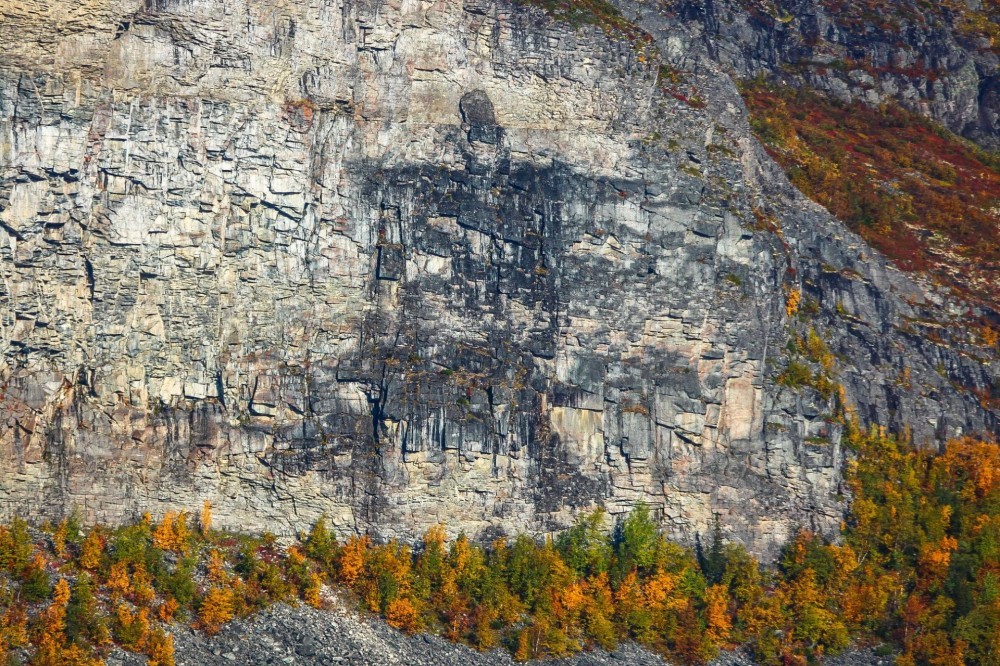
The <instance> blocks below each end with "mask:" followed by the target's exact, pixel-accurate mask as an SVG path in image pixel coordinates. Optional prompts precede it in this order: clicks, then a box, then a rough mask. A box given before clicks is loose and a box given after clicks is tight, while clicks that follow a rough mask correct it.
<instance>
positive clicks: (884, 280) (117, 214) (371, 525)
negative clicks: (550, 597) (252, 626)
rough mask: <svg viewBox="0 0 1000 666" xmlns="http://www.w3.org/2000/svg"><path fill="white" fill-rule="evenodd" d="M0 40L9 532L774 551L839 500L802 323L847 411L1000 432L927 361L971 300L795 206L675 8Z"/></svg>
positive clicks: (0, 29) (295, 7)
mask: <svg viewBox="0 0 1000 666" xmlns="http://www.w3.org/2000/svg"><path fill="white" fill-rule="evenodd" d="M622 4H626V3H622ZM626 9H629V8H626ZM0 14H2V16H3V22H2V23H0V35H2V36H3V39H4V42H5V45H6V46H5V48H6V54H5V56H4V58H3V59H2V60H0V256H2V261H0V271H2V280H3V281H2V286H0V352H2V365H0V379H2V391H0V396H2V397H0V410H2V415H3V419H2V421H0V450H2V455H0V513H3V514H12V513H19V512H21V513H23V512H30V513H31V514H32V515H35V516H41V515H52V514H58V513H61V512H64V511H67V510H69V509H70V508H71V507H75V508H77V509H79V510H80V511H81V512H82V513H83V514H84V515H85V516H86V517H87V518H91V519H96V518H99V519H102V520H111V521H115V520H120V519H122V518H125V517H131V516H133V515H135V514H137V513H140V512H142V511H152V512H154V513H156V512H160V511H163V510H166V509H175V508H177V507H190V508H196V507H199V506H200V505H201V503H202V501H203V500H209V501H211V502H212V504H213V506H214V515H215V521H216V523H217V524H218V525H220V526H228V527H233V528H238V529H248V530H265V529H266V530H270V531H272V532H275V533H278V534H289V533H291V532H293V531H295V530H299V529H303V528H304V527H306V526H307V525H309V524H310V523H311V522H312V521H314V520H315V519H316V518H317V517H319V516H320V515H321V514H323V513H325V514H326V515H327V516H328V517H329V518H330V520H331V521H332V522H333V524H334V525H336V526H337V527H338V528H339V529H340V530H342V531H345V532H346V531H353V530H358V531H371V532H374V533H376V534H378V535H380V536H400V537H403V538H412V537H414V536H415V535H417V534H419V533H421V532H422V531H423V530H425V529H426V528H427V527H428V526H430V525H432V524H434V523H436V522H438V521H443V522H445V523H446V524H447V525H448V527H449V529H450V530H453V531H458V530H464V531H466V532H468V533H470V534H475V535H477V536H488V535H492V534H496V533H499V532H504V531H507V532H511V531H518V530H528V531H531V532H533V533H542V532H545V531H548V530H551V529H554V528H557V527H560V526H562V525H565V524H567V523H568V522H569V521H571V520H572V518H573V516H574V515H575V514H576V513H577V512H579V511H582V510H588V509H590V508H593V507H594V506H596V505H598V504H602V505H605V506H607V507H608V509H609V510H610V511H611V513H612V514H616V513H620V512H623V511H626V510H628V508H629V507H631V506H632V505H634V503H636V502H637V501H640V500H641V501H645V502H646V503H648V504H650V505H651V506H653V507H654V508H655V509H656V510H657V511H658V512H659V515H660V516H661V517H662V519H663V522H664V525H665V527H666V528H667V529H668V530H669V531H670V532H671V534H672V535H673V536H675V537H677V538H680V539H683V540H686V541H688V542H690V541H692V540H693V539H695V538H696V535H697V534H699V533H702V532H704V531H705V529H706V527H707V526H708V525H709V524H710V523H711V521H712V517H713V514H720V516H721V518H722V521H723V523H724V524H725V525H726V528H727V530H728V531H729V532H730V533H731V534H732V535H733V536H735V537H737V538H741V539H743V540H744V541H746V542H747V543H748V544H750V545H751V546H752V547H753V548H754V549H755V550H756V551H757V552H759V553H762V554H769V553H773V552H774V549H775V548H777V547H778V546H779V545H780V544H781V543H783V542H784V540H785V539H786V537H787V536H788V535H789V534H790V533H791V532H792V531H794V530H795V529H796V528H798V527H800V526H811V527H813V528H814V529H818V530H824V531H835V530H836V527H837V524H838V521H839V519H840V516H841V512H842V500H843V493H844V489H843V488H841V469H842V462H843V456H844V451H843V449H842V446H841V443H840V426H839V425H838V422H837V420H836V419H834V418H832V416H833V415H834V413H835V412H836V410H837V409H838V405H837V403H838V401H839V400H841V398H840V396H837V395H834V396H833V397H831V396H830V395H828V394H827V395H824V394H822V393H820V392H817V391H815V390H813V389H811V388H809V387H799V388H789V387H786V386H783V385H781V384H779V383H777V382H775V377H776V376H777V375H778V373H779V372H780V371H781V370H782V368H783V367H784V366H785V365H786V364H787V360H788V352H787V343H788V341H789V339H790V337H793V336H794V335H797V334H803V333H805V332H807V331H809V330H812V331H813V332H814V333H815V335H818V336H820V337H821V338H825V339H826V341H827V344H828V345H829V347H830V349H831V351H832V352H833V353H834V354H836V356H837V358H838V362H837V370H836V374H837V377H836V379H837V381H839V382H840V383H842V384H843V385H844V387H845V394H844V399H845V400H846V401H847V402H848V403H849V404H850V405H853V406H854V407H855V408H856V410H857V413H858V414H859V415H860V416H861V417H862V418H863V419H864V420H866V421H870V422H873V423H879V424H884V425H887V426H889V427H893V428H896V429H899V430H902V429H903V428H904V427H908V428H909V429H910V430H911V431H912V433H913V436H914V439H915V441H917V442H918V443H920V444H933V443H935V442H938V441H941V440H942V439H944V438H947V437H951V436H955V435H957V434H961V433H966V432H974V431H991V432H996V431H997V430H998V415H997V413H996V412H995V411H990V410H988V409H986V408H984V407H983V406H982V405H981V404H980V401H979V400H978V399H977V398H976V397H975V396H974V395H973V394H972V393H971V390H979V391H983V390H985V391H992V390H993V387H994V386H995V385H996V384H997V382H998V370H997V367H1000V366H997V365H996V364H995V363H994V364H993V365H992V366H991V365H990V364H989V363H988V361H989V360H990V359H992V358H995V357H991V356H990V354H991V352H989V351H984V350H974V349H969V348H961V347H960V346H956V345H948V344H944V343H941V342H932V341H930V340H929V339H927V338H926V337H925V336H924V335H922V331H924V330H926V327H934V328H940V327H942V326H945V325H947V324H948V322H949V321H960V317H961V316H962V315H964V313H965V309H966V307H965V306H964V305H962V304H961V303H957V302H953V301H952V300H950V299H949V298H948V297H947V295H946V294H944V293H943V292H942V291H941V290H937V289H935V288H933V287H932V286H928V285H924V284H921V283H919V282H915V281H913V280H912V279H911V278H909V277H907V276H905V275H903V274H901V273H899V272H898V271H896V270H895V269H893V268H892V267H890V266H888V265H887V264H886V262H884V261H883V260H882V259H881V258H880V257H879V256H878V255H877V254H876V253H874V252H873V251H872V250H870V249H869V248H867V247H866V246H865V245H864V244H863V243H862V242H861V241H860V240H859V239H858V238H857V237H855V236H854V235H853V234H851V233H850V232H848V231H847V230H846V229H844V227H843V226H842V225H841V224H840V223H838V222H837V221H836V220H834V219H833V218H831V217H830V216H829V215H828V214H827V213H826V212H825V211H824V210H822V209H821V208H819V207H818V206H816V205H814V204H812V203H811V202H808V201H807V200H805V199H803V198H802V197H801V195H799V194H798V193H797V192H796V191H794V190H793V189H792V188H791V187H790V186H789V185H788V184H787V182H786V181H785V179H784V177H783V175H782V174H781V172H780V170H779V169H778V168H777V167H776V166H775V165H773V163H771V162H770V160H769V159H768V158H767V156H766V154H765V153H764V152H763V151H762V150H761V149H760V148H759V146H757V144H756V143H755V141H754V140H753V139H752V138H751V135H750V132H749V129H748V124H747V118H746V113H745V110H744V108H743V105H742V102H741V100H740V97H739V95H738V94H737V91H736V88H735V85H734V83H733V81H732V80H731V79H730V78H729V76H728V75H726V74H725V73H724V71H723V69H721V67H720V65H719V64H718V62H717V61H716V59H714V58H713V54H712V53H711V49H710V48H708V47H706V42H705V40H704V39H702V36H701V35H698V34H695V33H694V32H692V29H691V28H690V24H689V23H685V22H683V21H682V20H680V19H678V18H676V17H672V16H670V15H667V14H662V13H659V12H653V11H650V12H649V14H648V15H646V14H641V15H640V16H639V20H640V22H641V23H642V25H643V27H644V28H645V29H646V30H648V31H649V32H650V33H651V34H652V36H653V38H654V43H655V47H656V48H652V47H651V46H650V45H647V44H638V45H636V44H635V43H633V42H630V41H629V40H627V39H624V38H622V37H620V36H616V35H615V34H607V33H605V32H602V31H601V30H600V29H598V28H596V27H585V28H582V29H575V28H574V27H572V26H570V25H566V24H562V23H559V22H554V21H552V20H550V19H549V18H547V17H546V16H545V15H544V14H543V13H542V12H541V11H539V10H537V9H533V8H530V7H520V6H515V5H510V4H508V3H506V2H502V1H500V2H497V1H493V0H466V1H465V2H464V3H459V2H452V1H449V0H440V1H437V2H431V1H424V0H386V1H381V0H316V1H309V2H307V1H306V0H281V1H277V2H276V1H274V0H249V1H245V2H235V1H233V0H146V3H145V5H141V4H140V3H138V2H124V1H110V0H90V1H89V2H86V3H67V2H63V1H61V0H60V1H57V2H45V3H42V2H38V1H36V0H29V1H25V0H17V1H16V2H14V3H13V4H11V3H6V4H5V5H4V7H3V9H0ZM661 60H662V61H663V62H665V63H667V65H666V66H665V67H663V68H661V67H660V66H659V65H660V63H661ZM666 71H669V72H680V73H681V75H680V78H681V79H683V80H681V81H680V82H679V83H676V84H674V83H670V84H669V85H668V84H667V83H666V82H665V81H664V79H663V77H664V72H666ZM792 293H795V294H801V301H802V303H803V305H806V306H808V307H805V308H800V310H801V311H802V312H804V313H805V316H803V315H802V314H800V315H797V316H794V317H790V316H789V312H790V311H792V310H793V309H794V308H789V307H788V299H789V295H790V294H792ZM956 386H957V387H959V388H960V389H963V390H956V388H955V387H956ZM965 389H968V390H965Z"/></svg>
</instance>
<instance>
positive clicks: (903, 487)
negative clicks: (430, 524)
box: [0, 418, 1000, 666]
mask: <svg viewBox="0 0 1000 666" xmlns="http://www.w3.org/2000/svg"><path fill="white" fill-rule="evenodd" d="M845 421H846V423H845V425H846V433H847V434H846V442H847V444H848V445H849V446H850V447H851V448H852V449H853V451H854V454H855V455H854V460H853V462H852V463H851V465H850V468H849V470H848V474H849V476H848V478H849V485H850V489H851V493H852V496H853V500H852V502H851V504H850V509H849V511H848V512H847V513H846V515H845V519H844V522H843V527H842V533H841V535H840V537H839V539H838V540H837V542H836V543H832V542H830V541H828V540H827V539H824V538H823V537H822V536H819V535H816V534H812V533H810V532H808V531H802V532H800V533H799V534H798V535H797V536H796V537H795V538H794V539H793V540H792V541H791V543H789V544H788V545H787V547H786V548H785V549H784V552H783V554H782V555H781V557H780V558H779V559H778V561H777V562H776V563H774V564H767V565H763V564H761V563H760V562H758V561H757V560H755V559H754V557H752V556H751V555H750V554H749V553H748V552H747V551H746V550H744V548H743V547H742V546H741V545H740V544H738V543H729V542H727V541H726V539H725V538H724V532H723V529H722V525H721V524H720V523H719V522H718V521H717V522H716V525H714V526H713V527H711V528H710V529H709V531H710V532H711V534H710V535H707V536H706V538H705V539H704V542H705V547H704V548H703V549H702V550H699V551H695V550H692V549H690V548H686V547H683V546H680V545H677V544H675V543H671V542H669V541H667V540H666V539H665V538H664V537H663V536H662V535H661V534H660V533H659V531H658V529H657V523H656V520H655V517H654V515H653V513H652V512H651V511H650V509H649V508H648V507H645V506H638V507H636V508H635V509H634V510H633V511H632V512H631V513H630V514H628V515H627V516H624V517H622V518H621V519H620V520H618V521H617V523H616V524H614V525H613V528H612V529H606V526H607V525H610V524H611V523H612V521H610V520H609V519H608V517H607V516H605V515H604V513H603V512H602V511H601V510H600V509H598V510H597V511H595V512H593V513H590V514H587V515H584V516H582V517H580V518H579V520H578V521H577V522H576V524H575V525H574V526H573V527H571V528H569V529H567V530H566V531H564V532H562V533H560V534H558V535H557V536H555V537H554V538H549V539H546V540H543V541H539V540H536V539H533V538H531V537H529V536H525V535H520V536H516V537H513V538H505V539H497V540H495V541H493V542H492V543H490V544H488V545H483V544H477V543H474V542H473V541H471V540H470V539H469V538H467V537H466V536H464V535H462V536H459V537H457V538H456V539H453V540H450V541H449V540H448V539H447V538H446V530H445V526H437V527H434V528H432V529H430V530H429V531H428V532H427V533H426V534H425V535H424V537H423V541H422V543H420V544H418V545H416V546H411V545H409V544H405V543H400V542H397V541H390V542H388V543H375V542H374V541H373V540H372V539H371V538H370V537H368V536H352V537H350V538H349V539H347V540H346V541H341V540H338V539H337V538H335V536H334V534H333V533H332V531H331V530H330V529H329V527H328V526H327V524H326V522H325V521H324V520H320V521H318V522H317V523H316V524H315V525H314V526H313V528H312V529H311V531H310V532H309V533H308V534H303V535H302V536H301V538H300V539H298V540H297V541H296V542H295V543H294V544H291V545H280V544H279V543H278V541H277V540H276V539H275V538H274V537H273V536H269V535H263V536H249V535H243V534H232V533H227V532H224V531H220V530H216V529H213V528H212V526H211V510H210V507H209V506H207V505H206V506H205V507H204V508H202V509H201V511H200V518H199V519H197V520H194V519H193V518H191V517H190V516H189V514H187V513H167V514H166V515H164V516H161V517H159V518H158V519H157V520H154V519H153V518H152V517H150V516H148V515H147V516H144V517H143V518H142V519H141V520H139V521H137V522H136V523H135V524H132V525H126V526H123V527H117V528H109V527H102V526H93V527H90V528H86V529H85V528H84V527H83V526H82V525H81V523H80V521H79V520H78V519H77V518H76V517H75V516H70V517H68V518H66V519H65V520H63V521H62V522H60V523H58V524H48V525H44V526H40V527H39V528H36V527H33V526H30V525H28V524H27V523H26V522H25V521H23V520H19V519H15V520H12V521H11V522H10V523H8V524H6V525H3V526H2V527H0V655H2V656H3V659H4V660H5V662H6V663H7V664H15V663H25V662H26V663H29V664H36V665H38V666H56V665H60V666H67V665H69V666H72V665H76V666H90V665H96V664H100V663H101V658H102V655H105V654H107V652H108V650H109V649H110V648H111V646H112V645H119V646H121V647H123V648H126V649H128V650H133V651H137V652H140V653H143V654H145V655H146V656H147V657H148V663H149V664H151V665H153V666H170V665H171V664H172V663H173V644H172V630H173V629H174V628H176V627H178V626H180V625H182V624H187V625H191V626H194V627H196V628H198V629H201V630H202V631H205V632H207V633H209V634H212V633H214V632H217V631H219V629H220V628H221V627H222V626H223V625H224V624H225V623H226V622H228V621H230V620H231V619H233V618H235V617H242V616H247V615H250V614H252V613H253V612H254V611H256V610H258V609H260V608H262V607H264V606H266V605H268V604H273V603H277V602H286V603H306V604H310V605H313V606H316V607H323V606H324V605H325V604H326V603H328V601H327V600H328V599H330V598H331V597H330V595H327V594H324V587H325V586H333V587H339V588H340V589H342V590H343V594H342V595H339V596H341V597H343V596H345V595H346V597H347V598H348V599H354V602H355V603H356V604H357V606H358V607H359V608H360V609H362V610H363V611H366V612H369V611H370V612H372V613H377V614H380V615H382V616H384V617H385V619H386V620H387V621H388V623H389V624H391V625H392V626H394V627H397V628H399V629H401V630H403V631H406V632H435V633H440V634H442V635H444V636H447V637H448V638H450V639H452V640H455V641H461V642H463V643H467V644H469V645H472V646H474V647H476V648H479V649H482V650H489V649H493V648H503V649H508V650H510V651H511V652H512V653H513V654H514V656H515V657H516V658H517V659H519V660H526V659H532V658H536V657H543V656H559V655H565V654H568V653H572V652H574V651H578V650H586V649H589V648H592V647H594V646H600V647H603V648H607V649H610V648H613V647H614V646H615V645H616V644H618V643H619V642H621V641H636V642H638V643H641V644H643V645H645V646H648V647H650V648H652V649H654V650H657V651H659V652H661V653H663V654H664V655H666V656H667V657H668V658H669V659H671V660H672V661H674V662H677V663H683V664H697V663H703V662H705V661H706V660H709V659H711V658H712V657H713V656H714V655H715V654H716V653H717V652H718V651H719V650H720V649H725V648H731V647H735V646H739V645H745V646H747V647H748V648H749V649H750V650H751V651H752V652H753V654H754V656H755V658H756V659H757V660H759V662H760V663H762V664H768V665H769V664H807V663H812V662H815V661H817V660H818V659H819V658H821V657H822V656H823V655H825V654H831V653H835V652H837V651H839V650H843V649H845V648H846V647H848V646H849V645H851V644H852V643H859V642H860V643H879V644H884V645H885V646H887V649H892V650H893V651H895V652H896V653H898V657H897V659H896V663H897V664H900V665H902V666H910V665H916V664H928V665H930V664H943V665H947V664H954V665H956V666H957V665H959V664H979V665H984V666H985V665H996V664H1000V448H998V447H997V445H996V444H994V443H990V442H985V441H979V440H975V439H969V438H966V439H961V440H956V441H952V442H950V443H949V444H948V445H947V446H946V447H945V448H944V449H943V450H942V451H940V452H931V451H926V450H916V449H914V448H913V447H912V446H910V444H909V443H907V442H904V441H901V440H900V439H898V438H896V437H893V436H890V435H888V434H886V433H884V432H882V431H879V430H868V431H865V430H863V429H861V428H859V427H857V425H855V424H854V423H853V421H852V420H851V419H849V418H848V419H845Z"/></svg>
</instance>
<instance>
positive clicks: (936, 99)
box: [615, 0, 1000, 150]
mask: <svg viewBox="0 0 1000 666" xmlns="http://www.w3.org/2000/svg"><path fill="white" fill-rule="evenodd" d="M615 4H617V5H619V6H622V7H623V8H626V11H642V12H648V11H654V12H663V11H669V12H670V13H671V14H672V17H673V18H676V19H681V20H685V21H690V22H691V23H692V24H693V25H697V26H698V31H699V32H700V34H701V35H702V36H704V37H705V38H706V41H705V43H706V45H707V48H708V49H709V50H710V51H711V53H712V56H713V58H714V59H715V60H716V61H717V62H719V63H720V64H721V65H722V66H723V67H724V68H726V69H727V70H729V71H733V72H736V73H737V74H738V76H739V77H740V78H753V77H755V76H766V77H769V78H773V79H775V80H779V81H783V82H785V83H789V84H792V85H796V86H800V87H804V88H809V89H813V90H820V91H823V92H825V93H827V94H829V95H830V96H832V97H833V98H834V99H839V100H841V101H845V102H846V101H852V100H856V101H862V102H865V103H867V104H870V105H873V106H877V105H878V104H881V103H883V102H886V101H889V100H894V101H896V102H899V103H901V104H903V105H904V106H906V107H907V108H909V109H910V110H913V111H917V112H919V113H922V114H924V115H926V116H928V117H930V118H933V119H935V120H936V121H938V122H939V123H941V124H942V125H944V126H945V127H947V128H949V129H950V130H952V131H953V132H955V133H956V134H959V135H961V136H965V137H967V138H969V139H972V140H973V141H976V142H977V143H979V144H980V145H982V146H983V147H985V148H988V149H990V150H997V149H998V148H1000V54H998V53H997V50H996V46H995V44H994V43H991V40H990V37H989V35H990V30H992V31H993V34H994V35H995V34H997V33H998V31H1000V28H998V26H997V23H998V21H1000V19H998V15H997V6H996V4H995V3H992V2H990V0H986V1H985V2H979V1H978V0H975V1H972V2H967V3H965V2H963V3H955V4H953V5H950V6H949V5H948V3H934V4H928V3H920V2H915V1H913V0H893V1H892V2H881V3H880V2H875V3H871V2H868V3H862V2H853V3H844V2H835V1H833V0H778V1H777V2H758V1H757V0H674V1H672V2H665V3H636V2H632V1H630V0H624V1H623V2H616V3H615ZM665 8H666V9H665ZM994 39H995V38H994Z"/></svg>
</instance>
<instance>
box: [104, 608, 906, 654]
mask: <svg viewBox="0 0 1000 666" xmlns="http://www.w3.org/2000/svg"><path fill="white" fill-rule="evenodd" d="M174 641H175V644H176V648H177V652H176V656H177V666H230V665H232V664H243V665H246V666H281V665H283V664H290V665H295V666H331V665H336V664H344V665H345V666H347V665H350V666H382V665H385V666H388V665H390V664H406V665H407V666H501V665H504V666H506V665H512V664H516V663H519V662H515V661H514V660H513V659H512V658H511V656H510V654H509V653H508V652H503V651H500V650H495V651H493V652H477V651H475V650H473V649H471V648H468V647H466V646H464V645H456V644H454V643H449V642H448V641H446V640H444V639H442V638H440V637H438V636H429V635H417V636H407V635H405V634H402V633H400V632H398V631H396V630H394V629H392V628H391V627H389V626H388V625H386V624H385V622H384V621H382V620H381V619H379V618H371V617H365V618H361V617H358V616H356V615H354V614H353V613H350V612H346V611H319V610H315V609H313V608H309V607H297V608H291V607H289V606H284V605H278V606H273V607H271V608H268V609H266V610H264V611H261V612H260V613H258V614H257V615H255V616H254V617H253V618H251V619H249V620H241V621H237V622H234V623H232V624H230V625H228V626H227V627H226V628H225V629H223V630H222V632H221V633H220V634H219V635H217V636H214V637H212V638H208V637H206V636H205V635H204V634H200V633H197V632H193V631H190V630H188V629H184V628H178V629H177V630H176V632H175V634H174ZM106 662H107V664H108V666H142V664H143V663H145V660H144V658H142V657H140V656H137V655H134V654H130V653H124V652H120V651H118V652H115V653H114V654H112V655H111V657H109V658H108V659H107V660H106ZM528 663H530V664H538V665H539V666H542V665H551V666H625V665H626V664H627V665H628V666H657V665H659V666H663V665H664V664H666V663H667V662H665V661H664V660H663V659H662V658H661V657H660V656H659V655H657V654H655V653H652V652H649V651H648V650H646V649H644V648H642V647H639V646H637V645H634V644H626V645H621V646H619V647H618V648H617V649H616V650H614V651H612V652H606V651H604V650H600V649H597V650H594V651H592V652H581V653H579V654H576V655H573V656H570V657H567V658H564V659H545V660H538V661H531V662H528ZM824 663H825V664H828V665H829V666H879V665H882V664H885V665H886V666H888V664H890V663H891V658H890V657H879V656H877V655H876V654H875V652H874V651H872V650H871V649H857V650H850V651H848V652H845V653H844V654H842V655H838V656H836V657H832V658H828V659H826V660H825V661H824ZM753 664H754V662H753V660H752V659H750V658H749V657H748V656H747V655H746V654H744V653H742V652H729V653H723V654H722V655H720V657H719V658H718V659H716V660H715V661H713V662H712V664H711V666H753Z"/></svg>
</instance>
